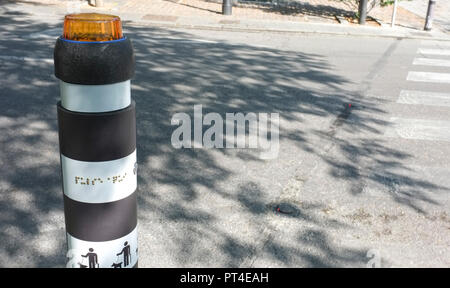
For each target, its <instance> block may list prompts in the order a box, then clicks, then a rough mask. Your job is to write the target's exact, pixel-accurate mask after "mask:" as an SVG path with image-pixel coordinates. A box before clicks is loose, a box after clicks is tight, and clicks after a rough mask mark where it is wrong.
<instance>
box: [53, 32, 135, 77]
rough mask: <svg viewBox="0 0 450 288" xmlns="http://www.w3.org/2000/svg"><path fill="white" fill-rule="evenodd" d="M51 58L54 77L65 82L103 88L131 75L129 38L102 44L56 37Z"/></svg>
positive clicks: (132, 53)
mask: <svg viewBox="0 0 450 288" xmlns="http://www.w3.org/2000/svg"><path fill="white" fill-rule="evenodd" d="M53 56H54V63H55V76H56V77H57V78H58V79H60V80H62V81H64V82H67V83H72V84H83V85H104V84H113V83H118V82H123V81H126V80H129V79H131V78H132V77H133V76H134V67H135V60H134V52H133V46H132V44H131V41H130V40H129V39H123V40H120V41H110V42H104V43H103V42H77V41H67V40H64V39H61V38H58V40H57V41H56V45H55V50H54V55H53Z"/></svg>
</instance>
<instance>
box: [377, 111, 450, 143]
mask: <svg viewBox="0 0 450 288" xmlns="http://www.w3.org/2000/svg"><path fill="white" fill-rule="evenodd" d="M390 122H391V124H392V126H391V127H389V128H388V129H386V132H385V133H384V135H385V136H386V137H400V138H404V139H413V140H428V141H448V142H450V122H449V121H436V120H419V119H406V118H397V117H392V118H391V119H390Z"/></svg>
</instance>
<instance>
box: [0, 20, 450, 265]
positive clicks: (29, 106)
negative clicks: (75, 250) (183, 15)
mask: <svg viewBox="0 0 450 288" xmlns="http://www.w3.org/2000/svg"><path fill="white" fill-rule="evenodd" d="M11 13H12V14H11ZM20 13H21V12H19V11H16V12H10V13H9V14H8V13H3V14H2V15H1V16H0V27H1V29H0V63H1V66H0V87H1V90H0V107H1V109H0V145H1V149H0V243H1V245H0V266H2V267H19V266H25V267H63V266H65V263H66V258H65V251H66V247H65V230H64V215H63V201H62V191H61V178H60V166H59V151H58V137H57V122H56V102H57V101H58V98H59V86H58V80H57V79H56V78H55V77H54V76H53V62H52V55H53V54H52V53H53V45H54V43H55V39H56V37H57V36H58V35H59V34H60V31H61V28H62V24H61V22H60V20H59V19H56V18H55V19H53V18H48V19H37V18H26V16H28V15H21V14H20ZM22 19H32V21H31V20H27V21H26V20H22ZM125 25H126V29H125V33H126V35H127V36H128V37H129V38H131V39H132V41H133V43H134V46H135V50H136V60H137V71H136V76H135V78H134V79H133V81H132V97H133V98H134V100H135V101H136V103H137V113H138V114H137V125H138V163H139V170H138V177H139V178H138V181H139V182H138V186H139V243H140V244H139V246H140V247H139V252H140V259H139V265H140V266H141V267H336V266H344V267H348V266H352V267H354V266H356V267H366V266H377V267H380V266H381V267H397V266H425V267H430V266H446V267H449V266H450V257H449V256H450V197H449V195H450V194H449V193H450V192H449V189H450V177H449V171H450V169H449V168H450V164H449V163H450V64H449V62H450V43H449V42H434V41H425V40H399V39H392V38H362V37H357V38H353V37H343V36H339V37H338V36H320V35H317V36H303V35H298V34H281V33H280V34H269V33H243V32H218V31H195V30H169V29H163V28H151V27H147V26H138V25H132V24H131V23H128V24H125ZM437 59H439V60H437ZM198 104H201V105H203V109H204V113H207V112H216V113H219V114H220V115H222V116H224V115H225V113H236V112H243V113H248V112H254V113H279V116H280V131H279V139H280V146H279V154H278V157H276V158H275V159H270V160H263V159H260V157H259V152H260V151H259V150H258V149H206V148H201V149H175V148H174V147H172V145H171V135H172V132H173V131H174V129H175V128H176V127H175V126H172V125H171V118H172V116H173V115H174V114H175V113H178V112H186V113H188V114H189V115H193V111H194V105H198Z"/></svg>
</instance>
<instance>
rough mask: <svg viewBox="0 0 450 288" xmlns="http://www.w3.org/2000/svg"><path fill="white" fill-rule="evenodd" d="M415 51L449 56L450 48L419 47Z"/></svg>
mask: <svg viewBox="0 0 450 288" xmlns="http://www.w3.org/2000/svg"><path fill="white" fill-rule="evenodd" d="M417 53H419V54H430V55H444V56H450V49H432V48H419V49H418V50H417Z"/></svg>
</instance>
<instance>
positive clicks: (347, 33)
mask: <svg viewBox="0 0 450 288" xmlns="http://www.w3.org/2000/svg"><path fill="white" fill-rule="evenodd" d="M125 21H127V22H128V21H129V22H131V23H133V24H137V25H142V26H153V27H161V28H181V29H193V30H209V31H229V32H250V33H263V32H268V33H283V34H304V35H311V34H316V35H317V34H320V35H339V36H359V37H379V38H396V39H419V40H435V41H450V36H449V37H439V36H432V35H429V36H425V35H426V34H425V35H411V34H404V33H391V34H376V33H367V32H357V31H323V30H307V29H297V30H294V29H271V28H251V27H236V26H234V27H233V26H225V25H217V26H216V25H196V24H183V23H164V22H155V21H146V20H125ZM330 25H331V24H330ZM336 25H343V26H344V25H345V24H336ZM345 26H347V25H345ZM347 27H348V26H347ZM380 29H383V28H380ZM417 33H426V32H422V31H420V32H419V31H418V32H417Z"/></svg>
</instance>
